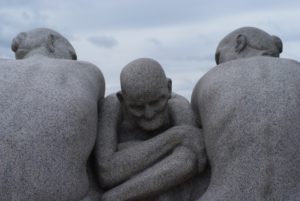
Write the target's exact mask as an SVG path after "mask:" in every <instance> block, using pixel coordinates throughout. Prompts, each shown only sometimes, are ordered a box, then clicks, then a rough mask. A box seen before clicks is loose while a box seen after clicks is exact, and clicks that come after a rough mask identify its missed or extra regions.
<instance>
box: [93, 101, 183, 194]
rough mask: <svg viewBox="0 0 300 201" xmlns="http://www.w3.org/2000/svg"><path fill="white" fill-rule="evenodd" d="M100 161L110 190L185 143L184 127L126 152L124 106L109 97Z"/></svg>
mask: <svg viewBox="0 0 300 201" xmlns="http://www.w3.org/2000/svg"><path fill="white" fill-rule="evenodd" d="M99 115H100V118H99V128H98V136H97V141H96V147H95V151H96V160H97V172H98V177H99V182H100V184H101V185H102V187H106V188H110V187H113V186H116V185H118V184H120V183H121V182H123V181H125V180H127V179H129V178H130V177H132V176H134V175H136V174H137V173H139V172H140V171H142V170H144V169H146V168H147V167H149V166H150V165H152V164H154V163H155V162H157V161H158V160H159V159H160V158H161V157H163V156H165V155H166V154H168V153H169V152H170V151H172V150H173V149H174V148H175V147H176V146H177V145H179V144H180V143H181V141H182V135H174V132H175V133H176V132H177V133H180V132H182V130H184V129H183V128H179V127H178V128H175V127H174V128H171V129H169V130H167V131H165V132H164V133H162V134H159V135H157V136H155V137H153V138H151V139H149V140H146V141H141V142H140V143H135V144H134V145H133V146H130V147H128V148H126V149H122V150H118V148H117V147H118V136H117V129H118V124H120V121H121V115H122V113H121V105H120V103H119V100H118V99H117V97H116V95H110V96H108V97H107V98H106V99H105V100H104V102H103V104H102V107H101V110H100V114H99Z"/></svg>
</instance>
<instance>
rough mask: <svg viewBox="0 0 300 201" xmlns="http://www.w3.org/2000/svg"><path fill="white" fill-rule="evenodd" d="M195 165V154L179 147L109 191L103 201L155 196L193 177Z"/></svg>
mask: <svg viewBox="0 0 300 201" xmlns="http://www.w3.org/2000/svg"><path fill="white" fill-rule="evenodd" d="M196 163H197V159H196V156H195V154H194V153H193V152H192V151H190V150H189V149H187V148H186V147H182V146H179V147H177V148H176V149H175V150H174V152H173V153H172V154H171V155H170V156H168V157H166V158H165V159H162V160H161V161H159V162H158V163H156V164H155V165H153V166H152V167H149V168H148V169H146V170H145V171H143V172H141V173H139V174H137V175H136V176H134V177H133V178H131V179H129V180H128V181H126V182H124V183H122V184H121V185H119V186H117V187H115V188H113V189H111V190H109V191H108V192H107V193H105V194H104V197H103V200H104V201H110V200H120V201H123V200H140V199H143V198H148V197H152V196H156V195H158V194H160V193H161V192H163V191H165V190H168V189H170V188H172V187H174V186H176V185H178V184H181V183H183V182H184V181H186V180H187V179H189V178H191V177H192V176H194V175H195V173H196V169H197V168H196V166H197V165H196Z"/></svg>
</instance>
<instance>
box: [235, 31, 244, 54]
mask: <svg viewBox="0 0 300 201" xmlns="http://www.w3.org/2000/svg"><path fill="white" fill-rule="evenodd" d="M235 42H236V45H235V52H237V53H240V52H241V51H243V49H245V47H246V46H247V37H246V36H245V35H243V34H239V35H238V36H237V37H236V39H235Z"/></svg>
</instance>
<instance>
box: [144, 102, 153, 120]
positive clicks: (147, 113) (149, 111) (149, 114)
mask: <svg viewBox="0 0 300 201" xmlns="http://www.w3.org/2000/svg"><path fill="white" fill-rule="evenodd" d="M153 116H154V110H153V109H152V108H151V107H150V106H149V105H146V107H145V117H146V118H147V119H151V118H152V117H153Z"/></svg>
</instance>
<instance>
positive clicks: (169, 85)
mask: <svg viewBox="0 0 300 201" xmlns="http://www.w3.org/2000/svg"><path fill="white" fill-rule="evenodd" d="M167 80H168V92H169V98H171V96H172V80H171V79H170V78H167Z"/></svg>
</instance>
